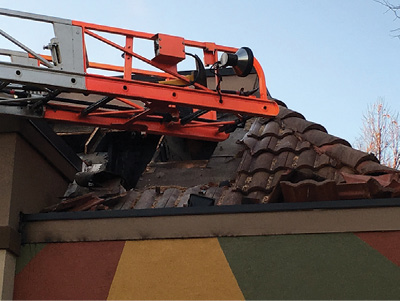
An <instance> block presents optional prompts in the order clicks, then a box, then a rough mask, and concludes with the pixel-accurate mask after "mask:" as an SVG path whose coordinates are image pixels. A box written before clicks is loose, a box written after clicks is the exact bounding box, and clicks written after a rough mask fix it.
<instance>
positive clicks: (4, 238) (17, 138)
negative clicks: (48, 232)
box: [0, 115, 76, 300]
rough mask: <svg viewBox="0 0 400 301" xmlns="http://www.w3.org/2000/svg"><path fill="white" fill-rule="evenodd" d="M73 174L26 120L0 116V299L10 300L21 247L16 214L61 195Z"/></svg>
mask: <svg viewBox="0 0 400 301" xmlns="http://www.w3.org/2000/svg"><path fill="white" fill-rule="evenodd" d="M75 172H76V168H74V167H73V166H72V165H71V164H69V163H68V160H67V159H66V158H65V156H63V155H62V154H60V151H59V150H55V148H54V145H53V144H52V143H50V142H49V139H48V137H47V138H45V137H44V135H43V133H41V132H40V131H38V129H37V128H35V127H34V126H33V125H32V123H30V122H29V121H28V120H24V119H17V118H10V117H7V116H3V115H0V296H1V299H2V300H5V299H8V300H9V299H12V297H13V288H14V277H15V264H16V259H17V256H18V253H19V247H20V244H21V234H20V233H19V229H20V214H21V213H25V214H29V213H38V212H40V210H41V209H43V208H45V207H47V206H50V205H52V204H54V203H56V202H57V201H58V197H60V196H62V195H63V193H64V191H65V189H66V187H67V185H68V183H69V182H70V181H72V179H73V176H74V174H75Z"/></svg>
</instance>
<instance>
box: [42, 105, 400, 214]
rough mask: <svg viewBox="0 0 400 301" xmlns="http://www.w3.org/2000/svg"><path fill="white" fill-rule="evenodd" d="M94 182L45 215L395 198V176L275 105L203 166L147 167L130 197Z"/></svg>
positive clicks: (398, 190)
mask: <svg viewBox="0 0 400 301" xmlns="http://www.w3.org/2000/svg"><path fill="white" fill-rule="evenodd" d="M103 173H104V172H103ZM81 176H82V175H81ZM93 176H96V174H91V175H89V178H90V177H92V180H93ZM86 177H87V175H86ZM97 177H98V178H104V179H103V180H102V181H100V182H99V183H97V185H95V184H93V182H91V186H90V185H87V186H90V187H85V188H82V189H78V193H77V192H76V190H74V193H73V194H71V195H70V196H71V197H73V198H69V199H68V198H67V199H65V200H64V201H63V202H62V203H61V204H58V205H56V206H53V207H51V208H47V209H46V210H45V211H81V210H104V209H106V210H108V209H113V210H120V209H147V208H165V207H184V206H204V205H212V204H213V205H218V206H221V205H240V204H260V203H274V202H289V203H290V202H314V201H335V200H351V199H375V198H395V197H400V171H399V170H395V169H392V168H389V167H386V166H384V165H381V164H380V163H379V161H378V160H377V159H376V157H375V156H374V155H373V154H368V153H365V152H362V151H359V150H356V149H354V148H352V147H351V145H350V144H349V143H348V142H347V141H346V140H343V139H341V138H339V137H335V136H332V135H330V134H328V133H327V131H326V129H325V128H324V127H323V126H322V125H320V124H317V123H313V122H310V121H308V120H306V119H305V118H304V116H303V115H301V114H300V113H298V112H295V111H292V110H290V109H288V108H287V107H286V106H285V104H283V103H281V102H280V113H279V115H278V116H276V117H273V118H256V119H253V122H252V124H251V126H250V128H249V130H248V131H245V130H243V129H238V130H237V131H235V133H233V134H231V137H230V138H229V139H228V140H227V141H224V142H222V143H221V144H219V145H218V146H217V148H216V150H215V151H214V154H213V156H212V157H211V159H210V160H208V161H192V162H181V163H176V162H175V163H167V164H165V163H154V162H153V163H151V164H149V166H148V168H147V171H146V172H145V173H144V174H143V175H142V179H141V180H140V181H139V183H138V186H137V187H136V189H132V190H130V191H122V190H121V187H119V184H118V183H119V180H118V177H115V176H114V179H113V177H104V176H103V177H101V176H99V175H97ZM115 179H116V180H115ZM89 182H90V180H89V181H87V183H89ZM82 185H83V186H85V184H82ZM116 185H117V186H118V187H117V186H116ZM75 186H76V184H75ZM111 192H113V193H111Z"/></svg>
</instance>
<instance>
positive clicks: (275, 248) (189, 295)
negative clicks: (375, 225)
mask: <svg viewBox="0 0 400 301" xmlns="http://www.w3.org/2000/svg"><path fill="white" fill-rule="evenodd" d="M116 231H117V230H116ZM399 266H400V231H396V232H369V233H359V234H354V233H335V234H302V235H273V236H253V237H223V238H207V239H172V240H140V241H108V242H81V243H49V244H28V245H25V246H24V247H23V249H22V256H21V257H20V258H19V259H18V261H17V275H16V278H15V294H14V298H16V299H178V300H179V299H180V300H183V299H197V300H199V299H252V300H254V299H398V297H399V296H400V286H399V285H398V283H400V269H399Z"/></svg>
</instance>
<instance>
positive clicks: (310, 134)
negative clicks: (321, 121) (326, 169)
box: [300, 129, 351, 147]
mask: <svg viewBox="0 0 400 301" xmlns="http://www.w3.org/2000/svg"><path fill="white" fill-rule="evenodd" d="M300 135H301V137H302V138H303V139H305V140H307V141H309V142H310V143H311V144H313V145H315V146H318V147H321V146H324V145H328V144H330V145H332V144H343V145H346V146H348V147H351V145H350V143H349V142H347V141H346V140H344V139H342V138H339V137H336V136H333V135H330V134H328V133H325V132H322V131H320V130H315V129H311V130H308V131H306V132H305V133H303V134H300Z"/></svg>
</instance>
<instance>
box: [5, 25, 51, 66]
mask: <svg viewBox="0 0 400 301" xmlns="http://www.w3.org/2000/svg"><path fill="white" fill-rule="evenodd" d="M0 35H2V36H3V37H5V38H6V39H7V40H9V41H11V42H12V43H14V44H15V45H17V46H18V47H20V48H21V49H23V50H25V51H26V52H28V53H30V54H31V55H32V56H34V57H35V58H36V59H37V60H39V61H41V62H42V63H43V65H45V66H46V67H49V68H53V67H54V66H53V65H52V64H50V63H49V62H48V61H47V60H45V59H44V58H42V57H41V56H40V55H39V54H37V53H36V52H35V51H33V50H32V49H30V48H29V47H28V46H26V45H24V44H22V43H21V42H20V41H18V40H17V39H15V38H13V37H12V36H10V35H9V34H8V33H6V32H5V31H4V30H1V29H0Z"/></svg>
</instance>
